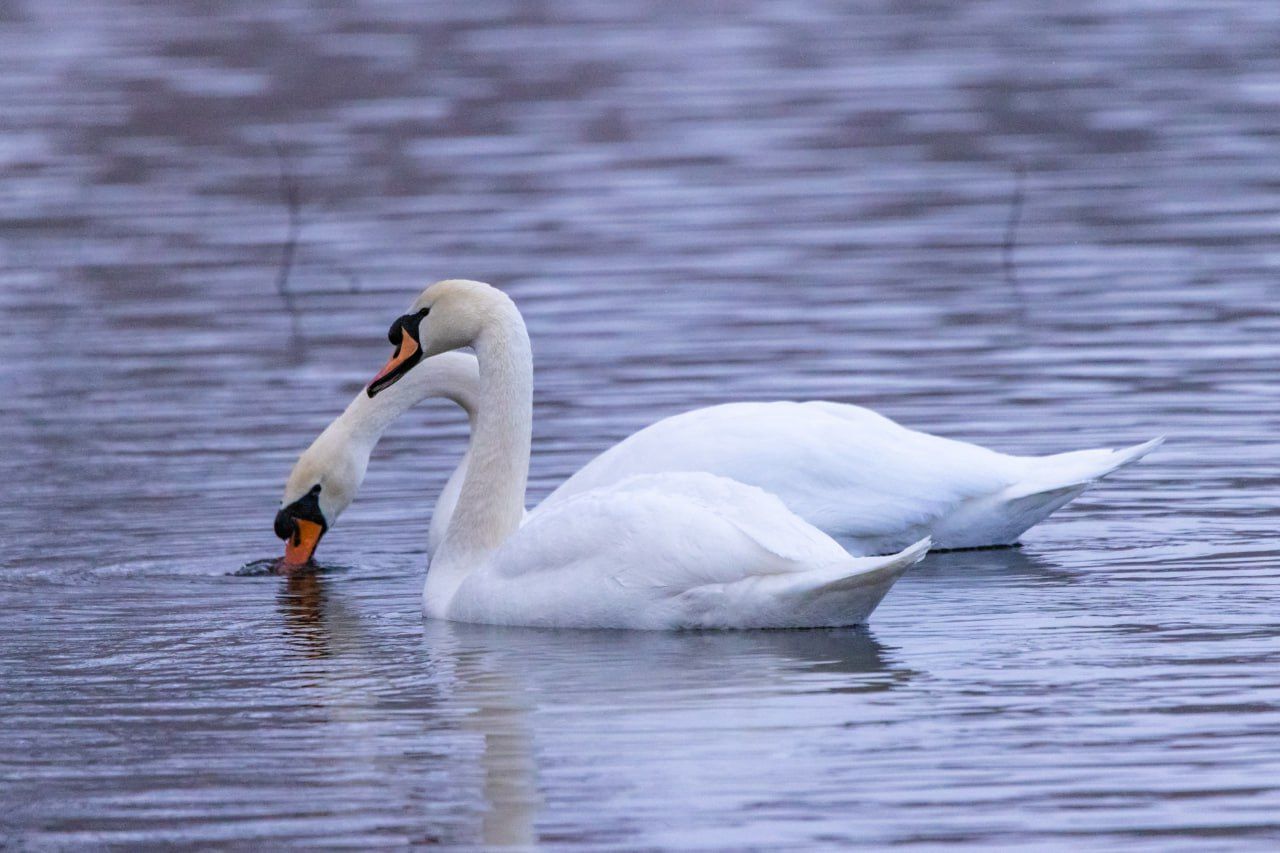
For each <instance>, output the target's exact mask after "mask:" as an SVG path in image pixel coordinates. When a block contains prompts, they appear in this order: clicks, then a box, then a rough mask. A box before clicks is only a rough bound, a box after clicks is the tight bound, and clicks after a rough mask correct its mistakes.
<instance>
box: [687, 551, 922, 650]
mask: <svg viewBox="0 0 1280 853" xmlns="http://www.w3.org/2000/svg"><path fill="white" fill-rule="evenodd" d="M931 545H932V541H931V540H930V539H929V538H927V537H926V538H924V539H921V540H920V541H919V542H916V543H914V544H912V545H909V546H908V547H906V548H905V549H903V550H902V551H899V552H898V553H896V554H890V555H889V556H887V557H850V558H849V559H848V560H841V561H840V562H838V563H832V564H828V565H825V566H822V567H820V568H815V569H810V570H808V571H803V572H794V573H782V574H774V575H758V576H756V577H753V578H750V579H748V580H746V581H741V582H739V583H737V584H729V585H720V584H717V585H715V588H710V587H700V588H698V589H696V590H690V591H689V593H686V595H685V596H684V598H685V600H686V602H687V603H689V604H692V605H693V609H694V610H696V611H698V612H699V613H700V616H699V617H697V618H696V619H695V620H693V625H694V626H695V627H701V628H715V627H738V628H798V627H804V628H836V627H843V626H848V625H861V624H862V623H864V622H866V621H867V617H869V616H870V615H871V611H873V610H875V609H876V606H877V605H878V604H879V603H880V601H881V599H883V598H884V596H885V594H886V593H888V592H889V589H890V587H892V586H893V585H894V583H896V582H897V580H898V578H900V577H902V575H903V573H904V572H906V570H907V569H909V568H911V567H912V566H914V565H915V564H916V563H918V562H920V561H921V560H922V559H924V556H925V554H927V553H928V552H929V547H930V546H931ZM726 605H727V607H726ZM726 610H727V611H728V612H730V613H733V614H734V618H733V624H732V626H729V625H728V624H727V623H721V622H720V619H719V618H718V616H717V615H716V614H718V613H720V612H725V611H726Z"/></svg>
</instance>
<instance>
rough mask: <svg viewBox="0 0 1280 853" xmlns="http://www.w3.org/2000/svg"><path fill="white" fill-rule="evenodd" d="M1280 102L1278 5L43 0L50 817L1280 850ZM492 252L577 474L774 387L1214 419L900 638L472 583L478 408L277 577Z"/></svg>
mask: <svg viewBox="0 0 1280 853" xmlns="http://www.w3.org/2000/svg"><path fill="white" fill-rule="evenodd" d="M1278 118H1280V5H1277V4H1274V3H1264V2H1220V3H1215V4H1201V3H1195V2H1180V1H1179V0H1160V2H1142V3H1122V2H1118V0H1084V2H1078V3H1072V4H1062V3H1057V2H1048V0H1043V1H1042V0H1035V2H1015V0H987V2H974V3H964V4H952V3H943V2H931V1H930V0H884V2H853V3H840V2H819V0H813V2H808V0H785V2H764V1H763V0H761V2H748V0H740V1H735V0H718V2H701V0H695V2H661V0H651V2H629V3H621V2H618V3H592V2H559V0H546V2H532V3H530V2H516V0H510V2H505V0H473V2H468V3H451V4H420V3H414V2H410V1H409V0H358V2H356V1H355V0H353V2H349V3H342V4H338V3H319V2H301V1H300V0H299V2H271V3H262V2H248V1H247V0H246V1H245V2H232V0H228V2H218V3H210V2H204V0H166V2H158V0H156V2H125V1H124V0H60V2H57V3H44V2H37V0H0V312H2V315H0V316H2V317H3V323H4V328H5V333H4V334H3V335H0V382H3V404H2V410H0V415H2V417H0V442H3V446H4V448H5V451H4V453H2V454H0V482H2V483H3V484H4V489H5V497H4V500H3V501H0V560H2V561H3V570H2V571H0V685H2V687H0V719H2V721H3V722H2V723H0V846H6V845H12V846H15V847H67V846H79V845H102V844H107V845H118V846H121V847H135V848H136V847H138V846H147V845H157V844H182V845H192V846H210V845H232V846H278V845H282V844H286V843H299V844H305V845H321V844H334V845H350V846H356V847H373V846H378V845H384V844H385V845H391V846H402V845H404V844H406V843H408V844H428V843H430V844H447V845H456V846H465V845H477V844H502V843H516V844H523V843H532V842H534V841H541V842H543V843H545V844H548V845H552V846H579V847H584V848H591V849H604V848H617V849H627V850H634V849H651V848H657V847H676V848H688V849H713V848H736V849H742V848H751V847H760V848H763V847H770V848H801V847H819V846H835V845H841V844H848V843H853V842H862V843H867V844H873V845H888V844H900V845H920V846H930V845H939V844H943V843H948V842H974V843H977V844H981V845H983V846H987V847H990V846H1000V845H1022V844H1026V845H1033V846H1041V847H1055V848H1059V849H1061V848H1063V847H1067V846H1083V845H1088V846H1090V847H1093V848H1107V847H1114V848H1120V847H1123V848H1125V849H1129V848H1132V847H1134V846H1138V845H1142V844H1145V845H1146V846H1150V847H1152V848H1155V849H1161V850H1170V849H1177V848H1180V847H1185V848H1188V849H1192V848H1193V849H1197V850H1203V849H1219V848H1229V847H1238V846H1259V847H1267V846H1272V847H1274V844H1275V843H1276V842H1277V841H1280V782H1278V781H1277V780H1278V779H1280V667H1277V664H1280V650H1278V649H1277V642H1276V638H1277V633H1278V630H1280V614H1278V612H1277V606H1276V599H1277V591H1278V590H1280V585H1278V583H1277V580H1276V570H1277V538H1276V529H1275V519H1276V512H1277V509H1278V508H1280V506H1278V504H1280V501H1278V499H1277V492H1276V485H1277V478H1278V472H1280V467H1278V465H1277V450H1278V449H1280V439H1278V438H1277V435H1278V432H1280V431H1278V429H1277V427H1278V426H1280V404H1278V401H1277V392H1276V388H1277V386H1276V383H1275V372H1276V366H1277V364H1280V360H1278V359H1280V337H1278V333H1280V317H1278V316H1277V311H1276V303H1277V298H1278V297H1280V281H1278V280H1277V271H1278V268H1280V242H1278V240H1277V238H1278V237H1280V194H1278V192H1277V190H1280V171H1278V167H1277V164H1278V163H1280V123H1278V121H1277V119H1278ZM1019 169H1025V179H1024V180H1023V192H1022V201H1021V204H1020V205H1018V204H1015V187H1016V186H1017V184H1018V178H1017V174H1018V172H1019ZM1014 220H1016V228H1015V229H1013V230H1014V231H1015V232H1016V239H1015V240H1014V241H1013V242H1012V244H1011V245H1010V246H1008V247H1006V243H1007V242H1008V241H1007V234H1008V233H1009V231H1010V228H1009V226H1010V223H1011V222H1012V221H1014ZM291 240H294V242H296V245H295V247H294V249H295V250H294V252H293V256H292V260H291V263H289V264H288V265H287V268H285V267H282V263H283V260H282V259H283V256H284V255H285V254H286V250H287V244H289V243H290V241H291ZM1006 262H1007V263H1006ZM445 277H468V278H478V279H482V280H486V281H490V282H493V283H495V284H497V285H499V286H501V287H502V288H504V289H505V290H506V291H507V292H508V293H510V294H511V295H512V296H513V297H514V298H515V299H516V300H517V302H518V303H519V305H520V306H521V308H522V309H523V311H524V313H525V316H526V318H527V320H528V323H529V327H530V332H531V335H532V339H533V344H534V350H535V359H536V365H537V372H536V384H537V388H536V394H535V423H536V426H535V436H534V462H533V471H532V480H531V492H530V497H531V500H537V499H538V498H540V497H541V496H543V495H544V494H546V493H547V492H548V491H549V490H550V489H551V488H552V487H553V486H554V485H555V484H557V483H558V482H560V481H561V480H562V479H563V478H564V477H565V476H567V475H568V474H569V473H571V472H572V471H573V470H575V469H576V468H577V467H578V466H579V465H581V464H582V463H583V462H585V461H586V460H587V459H589V458H590V457H591V456H592V455H594V454H595V453H596V452H598V451H599V450H601V449H603V448H604V447H606V446H608V445H609V444H610V443H612V442H614V441H616V440H618V439H620V438H622V437H624V436H625V435H627V434H629V433H630V432H632V431H633V430H635V429H637V428H639V427H641V426H644V425H646V424H648V423H650V422H652V421H654V420H656V419H658V418H660V417H663V416H665V415H669V414H673V413H675V412H678V411H681V410H684V409H688V408H692V407H695V406H699V405H705V404H710V403H715V402H721V401H728V400H740V399H774V398H823V399H832V400H841V401H847V402H856V403H861V404H865V405H868V406H872V407H874V408H876V409H878V410H879V411H881V412H884V413H886V414H888V415H890V416H892V417H895V418H897V419H899V420H900V421H902V422H904V423H906V424H908V425H911V426H914V427H918V428H921V429H926V430H929V431H934V432H938V433H941V434H944V435H948V436H952V437H957V438H962V439H966V440H971V441H977V442H980V443H984V444H987V445H990V446H992V447H995V448H997V449H1000V450H1004V451H1011V452H1023V453H1045V452H1053V451H1061V450H1068V449H1074V448H1079V447H1088V446H1108V445H1120V444H1132V443H1136V442H1138V441H1141V440H1145V439H1147V438H1150V437H1152V436H1154V435H1158V434H1164V433H1167V434H1169V435H1170V436H1171V440H1170V443H1169V444H1168V445H1167V446H1166V447H1165V448H1164V449H1162V450H1161V451H1159V452H1158V453H1157V454H1155V455H1154V456H1152V457H1150V458H1149V459H1148V460H1147V461H1145V462H1144V463H1142V464H1141V465H1139V466H1137V467H1135V468H1133V469H1130V470H1127V471H1125V472H1123V473H1121V474H1119V475H1117V476H1116V477H1115V479H1114V480H1113V481H1109V482H1108V483H1107V484H1106V485H1105V486H1104V487H1102V488H1099V489H1097V490H1096V491H1093V492H1090V493H1088V494H1086V495H1085V496H1084V497H1082V498H1081V499H1079V500H1077V501H1076V502H1075V503H1074V504H1072V505H1071V506H1070V507H1069V508H1067V509H1066V510H1064V511H1062V512H1060V513H1059V514H1058V515H1057V516H1055V517H1054V518H1053V519H1051V520H1050V521H1049V522H1047V523H1045V524H1044V525H1042V526H1041V527H1038V528H1036V529H1034V530H1033V531H1032V532H1031V533H1030V534H1029V535H1028V536H1027V537H1026V540H1025V543H1026V544H1025V546H1024V547H1023V548H1022V549H1020V550H1008V551H987V552H970V553H959V554H943V555H934V556H931V557H930V558H929V559H928V560H927V561H926V562H925V563H923V564H922V565H921V566H919V567H918V568H917V569H916V570H914V571H913V572H912V573H911V574H909V575H908V576H907V577H906V578H905V579H904V580H903V581H902V582H901V583H900V584H899V585H898V586H897V587H896V588H895V589H894V590H893V592H892V593H891V594H890V595H889V597H888V598H887V599H886V600H885V602H884V604H883V605H882V606H881V607H880V608H879V610H878V611H877V612H876V613H875V614H874V616H873V617H872V622H871V625H870V626H869V628H867V629H865V630H844V631H808V632H773V633H769V632H764V633H758V632H746V633H741V634H732V635H720V634H683V635H669V636H645V635H631V634H625V633H574V632H567V633H556V632H537V631H521V630H497V629H486V628H477V627H474V626H470V627H469V626H459V625H447V624H438V623H429V622H427V623H424V621H423V620H422V618H421V615H420V610H419V591H420V588H421V584H422V580H423V571H424V566H425V558H424V555H423V544H424V539H425V532H426V521H425V519H426V517H427V513H428V512H429V509H430V507H431V504H432V501H433V499H434V495H435V492H436V490H437V489H438V488H439V486H440V485H442V483H443V481H444V477H445V475H446V473H447V471H448V470H450V468H451V467H452V465H453V464H454V463H455V462H456V460H457V457H458V455H459V454H460V452H461V448H462V446H463V443H464V441H465V421H464V419H463V418H462V416H461V415H460V414H459V413H458V412H457V411H454V410H452V409H451V408H450V407H449V406H448V405H446V404H444V403H432V404H429V405H425V406H424V407H422V409H421V410H419V411H415V412H414V413H413V414H411V415H410V416H408V417H406V418H404V419H403V421H402V422H401V423H399V424H397V425H396V426H395V427H394V428H393V429H392V431H391V432H390V434H389V435H388V438H387V439H386V441H385V442H384V443H383V445H382V446H381V447H380V448H379V450H378V452H377V454H376V456H375V459H374V462H373V465H372V467H371V470H370V474H369V477H368V480H367V481H366V485H365V489H364V493H363V494H362V496H361V498H360V500H359V501H358V502H357V503H356V504H355V505H354V507H353V508H352V509H351V510H350V512H349V513H348V514H347V515H346V516H344V517H343V519H342V521H341V523H340V524H339V525H338V526H337V527H336V528H335V529H334V531H333V532H332V533H331V534H330V535H329V537H327V539H326V540H325V542H324V544H323V546H322V549H321V555H322V557H323V559H324V560H325V561H326V562H328V563H331V564H333V565H335V566H342V567H344V568H335V569H333V570H331V571H329V572H328V573H326V574H324V575H322V576H319V577H312V578H300V579H294V580H290V581H285V580H282V579H279V578H274V577H258V578H244V577H231V576H228V573H230V572H233V571H235V570H236V569H237V568H238V567H239V566H240V565H241V564H242V563H244V562H246V561H247V560H250V559H254V558H260V557H267V556H274V555H276V554H277V553H278V552H279V543H278V542H277V541H276V540H275V539H274V537H273V536H272V534H271V521H272V516H273V514H274V512H275V509H276V502H277V500H278V498H279V493H280V490H281V486H282V482H283V478H284V476H285V474H286V473H287V471H288V469H289V467H290V465H291V463H292V461H293V459H294V458H295V457H296V455H297V453H298V452H300V451H301V449H302V448H303V447H305V446H306V445H307V443H308V442H309V441H310V440H311V438H313V437H314V435H315V434H316V433H317V432H318V431H319V430H320V429H321V428H322V427H323V426H324V424H325V423H327V421H328V420H329V419H330V418H331V417H332V416H334V415H335V414H337V413H338V412H339V411H340V410H341V409H342V407H343V406H344V405H345V403H346V401H347V400H348V399H349V398H350V397H351V396H352V395H353V394H355V393H356V392H357V391H358V390H359V389H360V387H361V385H362V383H363V382H364V381H366V380H367V379H368V378H369V376H370V375H371V374H372V372H373V371H374V370H375V369H376V368H377V366H378V365H380V364H381V363H382V361H383V360H384V359H385V357H386V355H387V353H388V346H387V344H386V342H385V339H384V330H385V329H386V327H387V325H388V323H389V322H390V321H391V319H393V318H394V317H395V316H396V315H398V314H399V313H400V312H401V311H403V310H404V307H405V306H406V305H407V304H408V303H409V301H410V300H411V299H412V298H413V296H414V295H416V293H417V292H418V291H419V289H420V288H421V287H423V286H424V285H425V284H427V283H429V282H430V281H432V280H435V279H438V278H445ZM278 280H284V283H285V288H286V291H287V295H286V296H287V298H285V299H282V297H281V294H280V292H279V291H278V289H277V284H278ZM286 303H289V304H288V305H286ZM287 307H289V308H292V312H290V311H287V310H286V308H287Z"/></svg>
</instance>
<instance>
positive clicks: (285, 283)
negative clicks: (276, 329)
mask: <svg viewBox="0 0 1280 853" xmlns="http://www.w3.org/2000/svg"><path fill="white" fill-rule="evenodd" d="M274 147H275V150H276V157H277V159H278V160H279V161H280V195H281V197H282V198H283V199H284V203H285V207H286V209H287V210H288V213H289V220H288V225H287V227H286V230H285V240H284V244H283V245H282V247H281V252H280V268H279V269H278V270H277V271H276V290H277V291H278V292H279V293H280V300H281V301H282V302H283V303H284V308H285V311H287V312H288V313H289V331H290V334H291V340H292V341H293V346H294V349H296V350H299V351H301V349H302V332H301V328H300V327H299V318H298V305H297V302H296V300H295V299H294V297H293V292H292V291H291V290H289V274H290V273H292V272H293V260H294V257H295V255H296V254H297V251H298V235H299V233H300V232H301V231H302V199H301V196H300V194H299V192H298V184H297V182H296V181H295V180H294V179H293V172H292V170H291V169H290V168H289V157H288V154H287V152H286V151H285V149H284V145H283V144H282V143H280V142H276V143H275V146H274Z"/></svg>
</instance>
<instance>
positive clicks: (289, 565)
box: [275, 485, 329, 573]
mask: <svg viewBox="0 0 1280 853" xmlns="http://www.w3.org/2000/svg"><path fill="white" fill-rule="evenodd" d="M328 529H329V524H328V522H327V521H326V520H325V517H324V512H323V511H322V510H321V509H320V486H319V485H316V486H313V487H312V489H311V491H309V492H307V493H306V494H305V495H303V496H302V497H300V498H298V499H297V500H296V501H294V502H293V503H291V504H289V505H288V506H286V507H281V509H280V511H279V512H277V513H276V523H275V531H276V536H279V537H280V538H281V539H283V540H284V559H283V560H282V561H281V565H280V567H279V568H280V570H281V571H283V572H286V573H291V572H293V571H296V570H297V569H301V568H302V567H303V566H305V565H307V564H308V563H310V562H311V558H312V556H314V555H315V553H316V546H317V545H319V544H320V538H321V537H322V536H324V533H325V531H326V530H328Z"/></svg>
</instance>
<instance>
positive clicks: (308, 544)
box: [284, 518, 324, 568]
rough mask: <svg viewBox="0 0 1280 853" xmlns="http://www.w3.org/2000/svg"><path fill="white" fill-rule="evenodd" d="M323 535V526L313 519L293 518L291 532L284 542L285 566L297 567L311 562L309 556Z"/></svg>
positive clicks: (314, 550) (313, 552)
mask: <svg viewBox="0 0 1280 853" xmlns="http://www.w3.org/2000/svg"><path fill="white" fill-rule="evenodd" d="M321 536H324V528H323V527H322V526H320V525H319V524H316V523H315V522H314V521H308V520H307V519H305V518H295V519H294V520H293V534H292V535H291V536H290V537H289V538H288V539H287V540H285V543H284V562H285V565H286V566H289V567H291V568H297V567H301V566H305V565H306V564H307V563H309V562H311V557H312V555H313V554H315V552H316V546H317V545H319V544H320V537H321Z"/></svg>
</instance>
